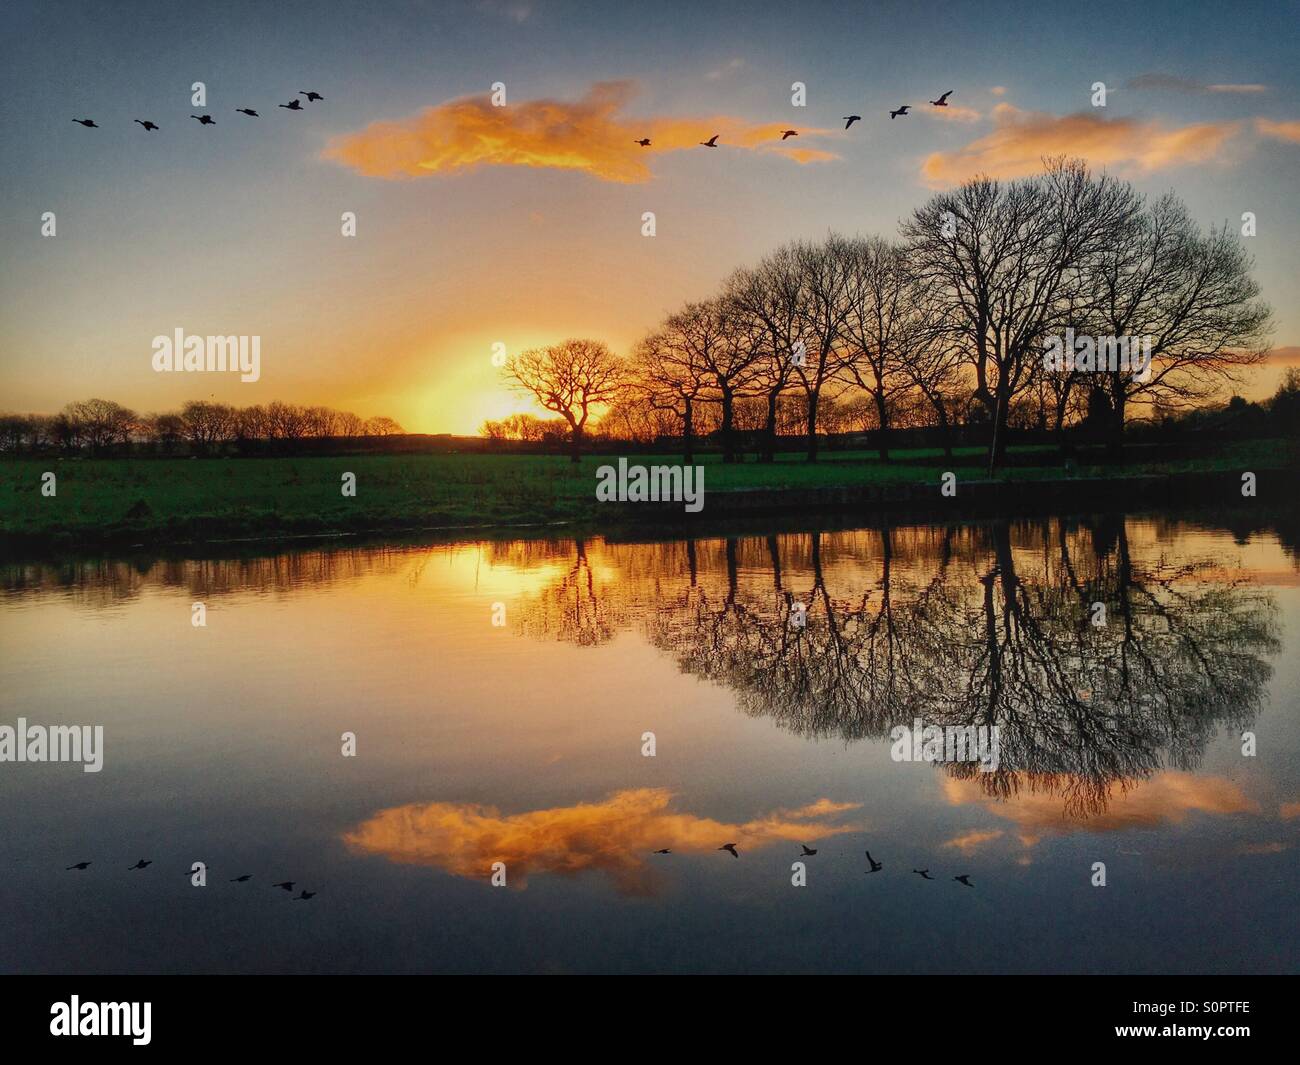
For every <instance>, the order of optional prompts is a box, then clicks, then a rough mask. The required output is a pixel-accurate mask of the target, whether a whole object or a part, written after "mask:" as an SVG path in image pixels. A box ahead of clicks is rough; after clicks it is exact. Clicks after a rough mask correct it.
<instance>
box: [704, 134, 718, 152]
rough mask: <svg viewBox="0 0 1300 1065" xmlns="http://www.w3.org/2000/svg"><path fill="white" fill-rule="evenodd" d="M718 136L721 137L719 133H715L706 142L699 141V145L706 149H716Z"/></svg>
mask: <svg viewBox="0 0 1300 1065" xmlns="http://www.w3.org/2000/svg"><path fill="white" fill-rule="evenodd" d="M720 136H721V134H720V133H715V134H714V135H713V136H712V137H710V138H709V139H708V140H706V141H700V143H701V144H702V145H704V147H706V148H716V147H717V146H718V138H719V137H720Z"/></svg>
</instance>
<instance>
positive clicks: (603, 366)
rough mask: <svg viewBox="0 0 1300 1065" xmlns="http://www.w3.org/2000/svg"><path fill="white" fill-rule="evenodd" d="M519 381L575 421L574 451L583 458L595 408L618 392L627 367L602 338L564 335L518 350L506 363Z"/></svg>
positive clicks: (517, 383)
mask: <svg viewBox="0 0 1300 1065" xmlns="http://www.w3.org/2000/svg"><path fill="white" fill-rule="evenodd" d="M502 370H503V372H504V373H505V375H506V377H507V378H508V379H509V380H510V381H511V382H512V383H513V385H514V386H515V387H516V388H518V389H520V390H521V391H524V392H529V393H531V394H532V396H533V398H534V399H536V400H537V402H538V403H539V404H540V405H541V406H542V407H544V408H545V409H546V410H549V411H553V412H554V413H556V414H558V415H560V417H562V418H563V419H564V420H565V421H566V422H567V423H568V425H569V443H570V455H571V457H572V460H573V461H574V462H578V461H580V460H581V458H582V441H583V436H584V433H585V432H586V428H587V420H588V419H589V418H590V417H591V413H592V408H593V407H599V406H603V405H605V404H608V403H611V402H613V401H614V399H615V398H616V397H617V396H618V392H619V389H620V388H621V387H622V385H623V383H624V380H625V377H626V371H625V368H624V365H623V363H622V361H621V360H619V359H618V358H617V357H616V356H615V355H614V353H613V352H612V351H610V350H609V348H608V347H607V346H606V345H605V344H604V343H603V342H602V341H599V340H580V339H572V340H564V341H561V342H560V343H558V344H551V345H549V346H548V347H544V348H529V349H528V350H527V351H524V352H521V353H520V354H518V355H512V356H511V357H510V358H509V359H507V360H506V364H505V366H504V367H502Z"/></svg>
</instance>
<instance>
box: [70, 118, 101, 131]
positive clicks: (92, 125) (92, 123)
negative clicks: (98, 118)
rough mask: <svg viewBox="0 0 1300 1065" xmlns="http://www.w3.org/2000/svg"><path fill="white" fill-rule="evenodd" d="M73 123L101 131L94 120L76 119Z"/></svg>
mask: <svg viewBox="0 0 1300 1065" xmlns="http://www.w3.org/2000/svg"><path fill="white" fill-rule="evenodd" d="M72 121H73V122H77V123H79V124H80V125H83V126H85V127H86V128H87V129H99V127H98V126H97V125H95V120H94V119H93V118H74V119H73V120H72Z"/></svg>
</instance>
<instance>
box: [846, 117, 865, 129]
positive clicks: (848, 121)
mask: <svg viewBox="0 0 1300 1065" xmlns="http://www.w3.org/2000/svg"><path fill="white" fill-rule="evenodd" d="M861 121H862V116H861V115H845V116H844V128H845V129H848V128H849V127H850V126H851V125H853V123H854V122H861Z"/></svg>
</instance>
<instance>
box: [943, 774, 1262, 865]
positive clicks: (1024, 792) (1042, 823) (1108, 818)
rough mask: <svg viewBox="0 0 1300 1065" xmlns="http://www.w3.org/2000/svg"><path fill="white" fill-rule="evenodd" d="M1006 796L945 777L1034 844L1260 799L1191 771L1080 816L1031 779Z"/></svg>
mask: <svg viewBox="0 0 1300 1065" xmlns="http://www.w3.org/2000/svg"><path fill="white" fill-rule="evenodd" d="M1021 783H1022V784H1023V785H1024V786H1023V787H1022V788H1021V789H1020V790H1018V791H1015V792H1013V793H1012V794H1011V795H1010V796H1008V797H1006V798H997V797H993V796H990V795H988V794H987V793H986V792H985V791H984V790H983V788H982V786H981V784H980V782H979V781H978V780H967V779H959V778H956V777H947V778H945V779H944V785H943V787H944V794H945V797H946V798H947V799H948V801H949V802H950V803H952V804H953V805H954V806H965V805H976V806H982V807H983V808H984V809H985V810H986V811H987V812H989V813H991V814H993V815H994V816H996V817H1000V818H1002V819H1004V820H1007V821H1011V822H1012V823H1013V824H1015V825H1016V827H1017V829H1018V830H1019V836H1020V842H1021V843H1023V844H1024V845H1025V846H1026V847H1032V846H1034V845H1035V844H1036V843H1037V842H1038V841H1039V840H1040V839H1042V838H1043V837H1044V836H1046V835H1064V834H1066V833H1070V832H1124V831H1127V830H1129V829H1134V828H1153V827H1155V826H1157V825H1163V824H1177V823H1179V822H1181V821H1183V820H1185V819H1186V817H1187V815H1188V814H1189V813H1193V812H1196V813H1206V814H1219V815H1224V814H1240V813H1258V812H1259V804H1258V803H1256V802H1254V801H1252V800H1251V799H1248V798H1247V797H1246V796H1245V794H1243V793H1242V791H1241V789H1240V788H1239V787H1237V785H1236V784H1234V783H1233V782H1232V781H1230V780H1227V779H1226V778H1224V777H1200V776H1196V775H1195V774H1193V773H1180V772H1172V771H1170V772H1163V773H1157V774H1156V775H1155V776H1153V777H1151V778H1150V779H1149V780H1145V781H1142V782H1141V783H1138V784H1135V785H1133V786H1132V787H1131V788H1130V789H1129V790H1128V791H1125V792H1121V793H1119V794H1118V795H1113V796H1111V798H1110V801H1109V802H1108V804H1107V806H1106V809H1105V810H1104V811H1102V812H1100V813H1098V814H1096V815H1094V816H1092V817H1088V818H1085V819H1082V820H1067V819H1066V818H1064V817H1062V816H1061V801H1060V798H1059V797H1058V796H1056V795H1055V794H1054V793H1053V792H1051V791H1034V790H1032V783H1033V782H1032V781H1031V780H1030V779H1028V778H1027V777H1025V778H1022V781H1021Z"/></svg>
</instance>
